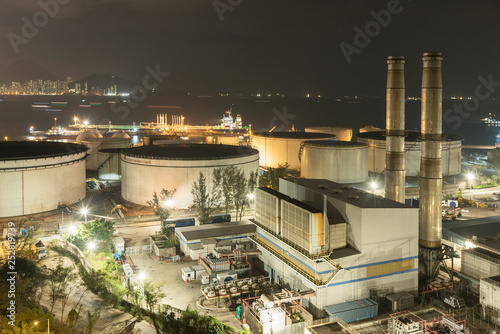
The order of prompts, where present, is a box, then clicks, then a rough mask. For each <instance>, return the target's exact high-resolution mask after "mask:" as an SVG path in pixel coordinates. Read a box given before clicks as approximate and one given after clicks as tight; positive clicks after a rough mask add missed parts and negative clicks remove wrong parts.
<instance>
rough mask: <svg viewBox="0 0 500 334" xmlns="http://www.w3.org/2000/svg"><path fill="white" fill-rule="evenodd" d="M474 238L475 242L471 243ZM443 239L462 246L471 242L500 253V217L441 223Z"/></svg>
mask: <svg viewBox="0 0 500 334" xmlns="http://www.w3.org/2000/svg"><path fill="white" fill-rule="evenodd" d="M474 236H476V237H477V241H472V238H473V237H474ZM443 238H444V239H446V240H451V241H453V242H455V243H457V244H460V245H462V246H465V242H466V241H472V242H473V243H474V244H476V245H479V246H483V245H484V246H485V247H487V248H489V249H492V250H494V251H498V252H499V253H500V216H490V217H484V218H477V219H470V220H460V222H459V223H458V222H457V221H448V222H443ZM495 239H497V240H495Z"/></svg>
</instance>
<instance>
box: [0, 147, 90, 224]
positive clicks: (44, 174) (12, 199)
mask: <svg viewBox="0 0 500 334" xmlns="http://www.w3.org/2000/svg"><path fill="white" fill-rule="evenodd" d="M86 151H87V148H86V147H85V146H82V145H78V144H70V143H55V142H31V141H29V142H28V141H23V142H14V141H9V142H1V143H0V217H13V216H21V215H29V214H35V213H39V212H45V211H50V210H55V209H57V208H58V207H60V206H63V205H72V204H74V203H77V202H79V201H81V200H83V199H84V198H85V191H86V188H85V156H86Z"/></svg>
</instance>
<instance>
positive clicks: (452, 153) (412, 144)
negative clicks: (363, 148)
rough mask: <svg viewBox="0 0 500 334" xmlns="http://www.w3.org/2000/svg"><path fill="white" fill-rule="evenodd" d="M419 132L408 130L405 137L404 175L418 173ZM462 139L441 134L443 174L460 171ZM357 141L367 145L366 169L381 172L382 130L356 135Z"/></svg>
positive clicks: (382, 156)
mask: <svg viewBox="0 0 500 334" xmlns="http://www.w3.org/2000/svg"><path fill="white" fill-rule="evenodd" d="M420 137H421V134H420V133H419V132H415V131H409V132H408V133H407V136H406V137H405V144H404V152H405V154H404V156H405V158H404V159H405V169H406V176H417V175H418V174H419V173H420V159H421V149H422V142H421V140H420ZM462 141H463V138H462V137H460V136H456V135H449V134H447V135H443V141H442V143H441V144H442V159H443V160H442V170H443V176H448V175H457V174H460V172H461V171H462V167H461V158H462ZM357 142H358V143H365V144H367V145H368V170H369V171H370V172H373V173H382V172H384V171H385V168H386V147H387V145H386V136H385V132H383V131H373V132H363V133H359V134H358V135H357Z"/></svg>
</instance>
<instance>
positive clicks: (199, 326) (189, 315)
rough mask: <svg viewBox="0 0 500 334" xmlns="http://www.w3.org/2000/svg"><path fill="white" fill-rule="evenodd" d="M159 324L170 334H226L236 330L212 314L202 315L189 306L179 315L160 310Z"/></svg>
mask: <svg viewBox="0 0 500 334" xmlns="http://www.w3.org/2000/svg"><path fill="white" fill-rule="evenodd" d="M158 320H159V321H158V324H159V325H160V328H161V329H162V330H163V331H166V333H169V334H184V333H190V334H191V333H192V334H225V333H234V332H236V331H235V329H234V328H232V327H230V326H228V325H226V324H224V323H222V322H220V321H219V320H217V318H214V317H212V316H205V315H201V314H200V313H199V312H198V311H196V310H191V309H190V308H189V307H188V308H187V309H186V310H184V311H181V313H180V315H179V316H176V314H175V313H174V312H172V311H169V310H168V309H167V310H164V311H162V312H160V314H159V319H158Z"/></svg>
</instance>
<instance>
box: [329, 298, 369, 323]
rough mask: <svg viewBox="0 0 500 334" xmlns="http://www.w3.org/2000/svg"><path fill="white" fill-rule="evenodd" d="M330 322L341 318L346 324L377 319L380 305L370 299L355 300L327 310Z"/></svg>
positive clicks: (332, 306) (331, 306)
mask: <svg viewBox="0 0 500 334" xmlns="http://www.w3.org/2000/svg"><path fill="white" fill-rule="evenodd" d="M325 311H326V313H327V314H328V316H329V318H330V321H335V317H339V318H340V319H342V320H343V321H345V322H353V321H358V320H364V319H369V318H373V317H376V316H377V315H378V303H377V302H375V301H374V300H372V299H370V298H365V299H360V300H354V301H351V302H345V303H340V304H335V305H330V306H327V307H326V308H325Z"/></svg>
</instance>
